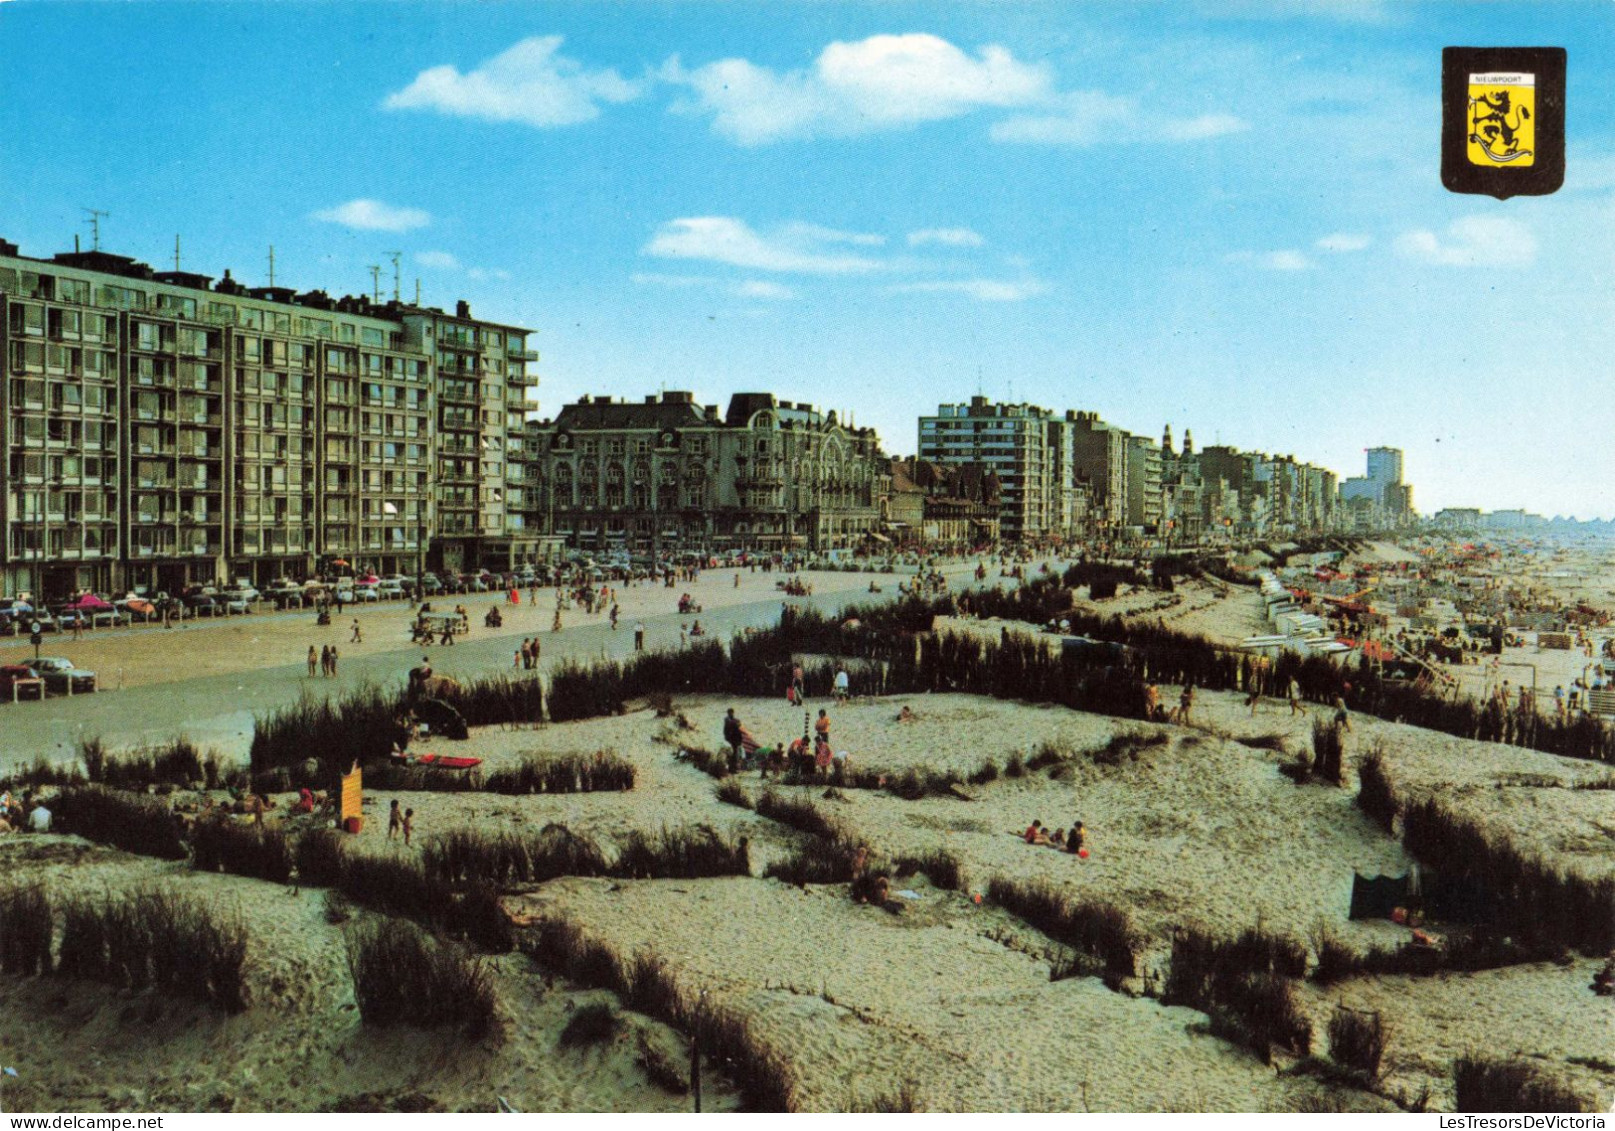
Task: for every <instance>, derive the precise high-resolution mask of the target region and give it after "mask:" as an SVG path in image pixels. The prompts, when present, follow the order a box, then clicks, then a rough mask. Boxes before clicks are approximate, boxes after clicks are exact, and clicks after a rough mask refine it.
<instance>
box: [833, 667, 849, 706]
mask: <svg viewBox="0 0 1615 1131" xmlns="http://www.w3.org/2000/svg"><path fill="white" fill-rule="evenodd" d="M835 688H836V702H838V703H845V702H846V701H847V700H848V699H849V698H850V697H851V695H852V680H851V679H850V677H848V675H847V669H846V668H837V669H836V681H835Z"/></svg>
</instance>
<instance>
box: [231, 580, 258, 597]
mask: <svg viewBox="0 0 1615 1131" xmlns="http://www.w3.org/2000/svg"><path fill="white" fill-rule="evenodd" d="M232 590H233V591H234V592H237V593H239V594H241V595H242V596H243V597H245V598H246V599H247V600H249V601H256V600H257V599H258V598H259V597H261V596H263V594H261V593H259V592H258V590H257V588H256V587H255V586H254V585H253V584H252V582H250V581H248V580H247V579H246V578H244V577H238V578H236V579H235V584H233V585H232V586H231V587H230V589H227V590H225V592H226V593H228V592H231V591H232Z"/></svg>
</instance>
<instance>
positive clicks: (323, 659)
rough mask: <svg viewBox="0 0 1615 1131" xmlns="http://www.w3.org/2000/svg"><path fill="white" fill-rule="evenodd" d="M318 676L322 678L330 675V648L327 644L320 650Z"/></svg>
mask: <svg viewBox="0 0 1615 1131" xmlns="http://www.w3.org/2000/svg"><path fill="white" fill-rule="evenodd" d="M320 674H321V675H323V676H329V675H330V674H331V646H330V645H329V644H327V645H326V646H325V647H323V648H321V649H320Z"/></svg>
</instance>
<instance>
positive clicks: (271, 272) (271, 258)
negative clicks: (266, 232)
mask: <svg viewBox="0 0 1615 1131" xmlns="http://www.w3.org/2000/svg"><path fill="white" fill-rule="evenodd" d="M269 285H270V286H274V285H275V245H274V244H270V245H269Z"/></svg>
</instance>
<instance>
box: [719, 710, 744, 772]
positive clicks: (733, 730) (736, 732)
mask: <svg viewBox="0 0 1615 1131" xmlns="http://www.w3.org/2000/svg"><path fill="white" fill-rule="evenodd" d="M745 739H746V731H745V728H744V727H742V726H741V725H740V720H739V719H737V718H735V709H734V708H733V707H730V708H729V713H728V714H727V715H725V716H724V718H723V740H724V742H726V743H728V745H729V772H730V773H731V774H737V773H739V772H740V760H741V756H742V748H743V746H744V743H745Z"/></svg>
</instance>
